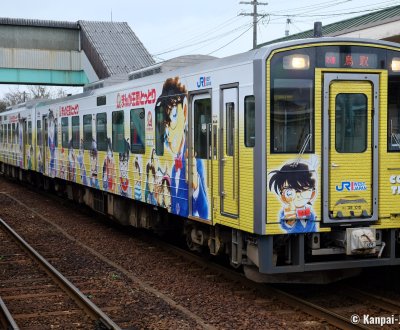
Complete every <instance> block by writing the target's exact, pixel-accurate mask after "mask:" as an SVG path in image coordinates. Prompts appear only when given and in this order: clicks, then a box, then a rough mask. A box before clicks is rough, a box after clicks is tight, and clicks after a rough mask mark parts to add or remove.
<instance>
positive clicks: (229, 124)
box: [225, 102, 235, 156]
mask: <svg viewBox="0 0 400 330" xmlns="http://www.w3.org/2000/svg"><path fill="white" fill-rule="evenodd" d="M225 108H226V155H227V156H233V153H234V150H235V104H234V103H233V102H229V103H226V104H225Z"/></svg>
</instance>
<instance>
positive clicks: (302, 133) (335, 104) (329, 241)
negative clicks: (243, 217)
mask: <svg viewBox="0 0 400 330" xmlns="http://www.w3.org/2000/svg"><path fill="white" fill-rule="evenodd" d="M282 47H283V46H280V47H272V48H271V49H270V51H268V54H267V55H265V58H263V59H262V60H260V61H258V62H255V70H254V72H255V79H257V77H258V78H260V81H262V79H263V78H262V77H260V75H263V76H264V81H262V83H261V85H262V86H263V87H262V88H259V89H258V90H256V92H255V94H256V100H257V96H258V99H259V100H262V103H263V104H261V105H260V104H258V108H257V110H258V111H256V146H255V156H254V164H255V181H254V182H255V186H256V189H255V208H254V210H255V214H256V216H255V219H256V220H255V231H256V232H258V233H261V234H262V235H261V236H258V239H257V240H256V242H254V243H253V244H252V243H249V244H248V245H247V255H248V256H249V259H250V260H251V261H252V262H253V263H254V264H255V265H256V266H258V270H259V273H261V274H269V275H273V274H279V273H302V272H314V274H318V273H322V271H327V270H332V271H333V272H332V273H334V274H336V275H335V276H336V277H337V278H338V277H340V276H342V275H341V274H342V273H343V274H344V273H345V271H344V270H346V269H347V270H350V272H354V271H355V270H357V269H362V268H364V267H370V266H382V265H395V264H400V244H399V229H398V228H399V227H400V49H399V48H396V47H395V45H394V44H390V43H384V42H376V41H375V42H372V41H371V42H367V41H356V40H354V41H350V40H349V39H347V40H342V41H338V39H333V38H330V39H327V38H323V39H315V40H314V41H308V42H307V41H301V42H297V43H296V42H294V43H293V42H292V43H290V44H288V46H286V47H284V48H282ZM257 66H259V68H257ZM260 68H262V69H261V70H259V69H260ZM260 72H262V73H260ZM263 91H266V95H263V94H262V93H263ZM264 93H265V92H264ZM260 103H261V102H260ZM260 110H262V111H260ZM260 141H262V143H257V142H260ZM260 182H262V184H260ZM248 269H250V267H248Z"/></svg>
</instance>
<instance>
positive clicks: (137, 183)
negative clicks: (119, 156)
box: [133, 156, 142, 201]
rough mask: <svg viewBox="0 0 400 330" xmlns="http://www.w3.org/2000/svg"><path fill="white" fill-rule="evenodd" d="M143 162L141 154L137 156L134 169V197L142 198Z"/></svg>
mask: <svg viewBox="0 0 400 330" xmlns="http://www.w3.org/2000/svg"><path fill="white" fill-rule="evenodd" d="M141 163H142V161H141V159H140V156H136V158H135V162H134V171H133V186H134V189H135V193H134V198H135V199H136V200H139V201H141V200H142V171H141V166H140V164H141Z"/></svg>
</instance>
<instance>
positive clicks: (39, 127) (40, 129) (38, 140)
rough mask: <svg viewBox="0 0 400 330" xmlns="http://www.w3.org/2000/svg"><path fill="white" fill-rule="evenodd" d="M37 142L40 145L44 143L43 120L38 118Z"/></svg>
mask: <svg viewBox="0 0 400 330" xmlns="http://www.w3.org/2000/svg"><path fill="white" fill-rule="evenodd" d="M36 144H37V145H38V146H40V145H42V121H41V120H38V121H37V122H36Z"/></svg>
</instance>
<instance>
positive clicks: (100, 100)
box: [97, 95, 107, 106]
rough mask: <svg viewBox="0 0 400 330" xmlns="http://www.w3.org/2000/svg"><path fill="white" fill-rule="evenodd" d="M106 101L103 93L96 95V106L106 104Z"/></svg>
mask: <svg viewBox="0 0 400 330" xmlns="http://www.w3.org/2000/svg"><path fill="white" fill-rule="evenodd" d="M106 103H107V98H106V96H105V95H102V96H98V97H97V106H101V105H106Z"/></svg>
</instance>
